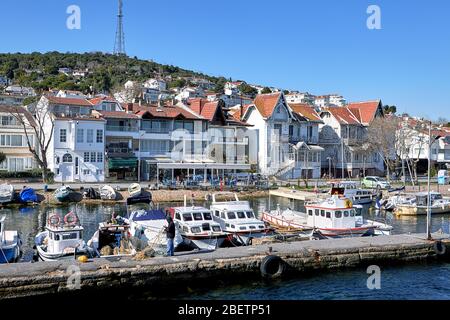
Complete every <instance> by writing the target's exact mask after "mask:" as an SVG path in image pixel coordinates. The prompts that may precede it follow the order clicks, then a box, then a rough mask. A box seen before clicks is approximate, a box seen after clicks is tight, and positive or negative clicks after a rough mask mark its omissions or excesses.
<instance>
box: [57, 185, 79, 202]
mask: <svg viewBox="0 0 450 320" xmlns="http://www.w3.org/2000/svg"><path fill="white" fill-rule="evenodd" d="M73 192H74V191H73V190H72V189H71V188H70V187H69V186H61V187H59V188H58V189H56V190H55V193H54V196H55V199H56V200H58V201H59V202H66V201H69V200H70V196H71V195H72V194H73Z"/></svg>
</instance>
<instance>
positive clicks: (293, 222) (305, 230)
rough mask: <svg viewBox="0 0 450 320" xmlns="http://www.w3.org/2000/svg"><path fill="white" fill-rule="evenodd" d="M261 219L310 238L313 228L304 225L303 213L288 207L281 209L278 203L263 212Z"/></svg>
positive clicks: (304, 216) (278, 227)
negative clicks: (273, 208) (273, 207)
mask: <svg viewBox="0 0 450 320" xmlns="http://www.w3.org/2000/svg"><path fill="white" fill-rule="evenodd" d="M262 220H263V221H264V222H267V223H268V224H269V225H271V226H273V227H275V228H277V229H282V230H287V231H291V232H293V231H295V232H296V233H298V234H299V235H300V236H302V237H306V238H311V237H312V235H313V231H314V228H313V227H308V226H307V225H306V222H307V221H306V214H305V213H302V212H298V211H293V210H291V209H290V208H288V209H286V210H281V208H280V205H277V209H276V210H272V211H270V212H263V213H262Z"/></svg>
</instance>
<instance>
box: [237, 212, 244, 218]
mask: <svg viewBox="0 0 450 320" xmlns="http://www.w3.org/2000/svg"><path fill="white" fill-rule="evenodd" d="M237 216H238V218H239V219H245V213H243V212H241V211H239V212H238V213H237Z"/></svg>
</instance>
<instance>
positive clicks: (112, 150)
mask: <svg viewBox="0 0 450 320" xmlns="http://www.w3.org/2000/svg"><path fill="white" fill-rule="evenodd" d="M106 150H107V152H108V154H114V153H120V154H132V153H133V150H131V149H129V148H107V149H106Z"/></svg>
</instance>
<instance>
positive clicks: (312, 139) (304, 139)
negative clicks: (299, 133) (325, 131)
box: [289, 136, 319, 144]
mask: <svg viewBox="0 0 450 320" xmlns="http://www.w3.org/2000/svg"><path fill="white" fill-rule="evenodd" d="M299 142H304V143H306V144H318V143H319V137H305V136H303V137H289V143H291V144H297V143H299Z"/></svg>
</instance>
